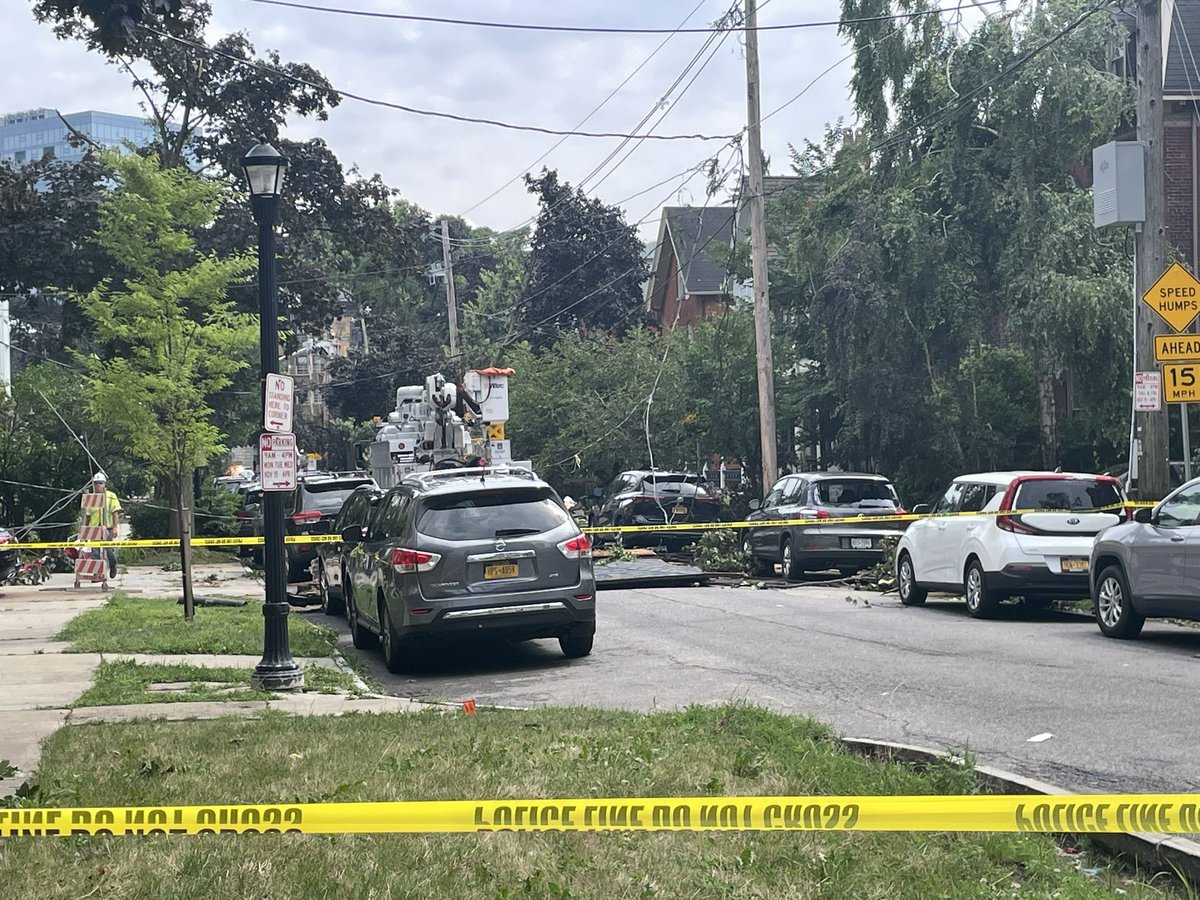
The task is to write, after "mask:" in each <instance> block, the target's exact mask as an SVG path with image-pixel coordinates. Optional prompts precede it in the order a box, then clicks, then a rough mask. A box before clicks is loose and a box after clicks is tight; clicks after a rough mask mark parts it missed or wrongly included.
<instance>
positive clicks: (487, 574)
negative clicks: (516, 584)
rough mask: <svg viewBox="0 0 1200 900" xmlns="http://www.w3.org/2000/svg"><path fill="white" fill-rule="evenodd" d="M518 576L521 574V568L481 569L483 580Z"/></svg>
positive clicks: (499, 567) (494, 567)
mask: <svg viewBox="0 0 1200 900" xmlns="http://www.w3.org/2000/svg"><path fill="white" fill-rule="evenodd" d="M519 574H521V568H520V566H516V565H512V566H484V567H483V577H484V579H485V580H486V579H492V578H516V577H517V576H518V575H519Z"/></svg>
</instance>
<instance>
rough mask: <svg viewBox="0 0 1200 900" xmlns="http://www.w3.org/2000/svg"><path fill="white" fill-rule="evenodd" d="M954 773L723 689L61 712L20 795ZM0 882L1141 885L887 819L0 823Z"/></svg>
mask: <svg viewBox="0 0 1200 900" xmlns="http://www.w3.org/2000/svg"><path fill="white" fill-rule="evenodd" d="M971 785H972V777H971V773H970V771H969V770H966V769H963V768H957V767H953V766H951V765H949V764H947V765H945V766H942V767H935V768H933V769H930V770H927V771H924V772H917V771H914V770H912V769H910V768H906V767H903V766H900V765H894V764H893V765H884V764H880V763H875V762H871V761H867V760H864V759H860V758H858V757H855V756H852V755H849V754H847V753H845V752H843V751H842V750H841V749H840V748H839V746H838V744H837V743H836V741H835V740H834V738H833V736H832V735H831V733H830V732H829V731H828V730H827V729H826V728H824V727H823V726H820V725H817V724H815V723H813V722H811V721H807V720H804V719H797V718H790V717H783V716H778V715H775V714H772V713H768V712H765V711H762V710H758V709H754V708H749V707H745V706H726V707H721V708H693V709H690V710H687V711H685V712H681V713H669V714H668V713H664V714H655V715H649V716H645V715H638V714H635V713H624V712H612V711H599V710H590V709H581V708H575V709H542V710H534V711H528V712H522V711H504V710H487V709H482V710H480V711H479V713H478V715H476V716H474V717H467V716H464V715H461V714H451V713H446V712H438V711H432V712H427V713H416V714H409V715H380V716H373V715H348V716H343V717H340V718H337V719H327V718H293V717H287V716H282V715H278V714H268V715H263V716H258V717H255V718H254V719H249V720H248V719H233V718H229V719H223V720H220V721H216V722H212V721H209V722H179V723H148V722H145V723H121V724H116V723H114V724H106V725H96V726H77V727H67V728H63V729H61V730H59V731H58V732H57V733H56V734H55V735H54V736H53V737H51V738H50V739H49V740H48V741H47V743H46V747H45V753H44V756H43V759H42V764H41V768H40V770H39V775H38V781H37V784H36V786H35V787H34V788H33V789H32V790H31V791H30V792H29V793H28V796H27V797H25V798H24V799H23V801H22V802H23V803H24V805H28V806H33V805H61V806H105V805H168V804H205V805H215V804H225V803H268V802H270V803H280V802H286V803H312V802H323V801H354V800H439V799H469V798H532V797H543V798H555V797H588V796H600V797H606V796H629V797H632V796H651V797H670V796H696V795H701V796H719V795H723V794H726V795H740V794H761V795H775V794H782V795H802V794H850V795H853V794H930V793H965V792H969V791H970V790H971ZM1087 864H1088V865H1096V864H1097V863H1096V861H1095V860H1092V861H1089V862H1088V863H1087ZM0 884H3V885H4V888H5V894H6V895H7V896H13V897H25V896H36V897H38V898H39V900H50V898H77V897H83V896H93V897H106V898H124V897H166V896H170V897H197V898H200V897H204V898H209V897H238V898H241V897H266V896H271V897H275V896H278V897H288V898H294V900H310V898H311V900H318V898H326V897H338V898H363V900H366V898H385V897H386V898H413V900H418V898H420V900H425V898H487V900H513V898H556V900H563V898H606V900H607V898H627V897H629V898H671V900H675V898H716V897H720V898H747V900H748V898H772V900H774V898H829V900H842V898H880V900H892V898H921V900H927V898H952V900H960V898H994V897H1006V898H1007V897H1029V898H1034V897H1036V898H1064V900H1074V898H1080V900H1085V898H1107V897H1116V896H1122V897H1126V898H1130V900H1139V898H1146V897H1158V896H1163V895H1162V894H1160V893H1159V892H1157V891H1156V890H1154V889H1153V888H1151V887H1148V886H1146V885H1145V884H1142V883H1137V882H1134V881H1131V880H1129V879H1128V878H1126V877H1123V876H1122V875H1121V874H1120V873H1116V872H1113V871H1111V870H1109V869H1102V870H1101V871H1100V873H1099V875H1098V876H1096V877H1088V876H1086V875H1084V874H1082V873H1080V872H1079V871H1077V870H1076V868H1075V866H1073V865H1072V861H1071V860H1069V859H1066V858H1064V857H1062V856H1061V855H1059V854H1058V852H1057V851H1056V847H1055V844H1054V843H1053V841H1052V840H1051V839H1050V838H1049V837H1046V836H1042V835H1030V834H955V833H943V834H907V833H898V832H896V833H890V832H879V833H867V832H860V833H786V834H780V833H772V834H769V833H740V834H712V833H709V834H696V833H659V834H648V833H608V834H603V833H597V834H552V833H543V834H512V833H507V834H505V833H495V834H480V835H378V836H376V835H361V836H293V837H263V836H260V837H231V836H227V835H212V836H204V837H166V836H163V837H146V838H72V839H58V838H8V839H5V840H4V841H0Z"/></svg>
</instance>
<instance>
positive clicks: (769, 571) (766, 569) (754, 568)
mask: <svg viewBox="0 0 1200 900" xmlns="http://www.w3.org/2000/svg"><path fill="white" fill-rule="evenodd" d="M742 552H743V553H745V554H746V556H747V557H749V559H750V574H751V575H753V576H754V577H756V578H770V577H771V576H772V575H774V574H775V566H774V565H773V564H772V563H769V562H767V561H766V560H762V559H759V558H758V557H757V556H755V555H754V548H753V547H752V546H751V545H750V538H746V539H745V540H744V541H742Z"/></svg>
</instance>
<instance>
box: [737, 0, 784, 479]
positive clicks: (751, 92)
mask: <svg viewBox="0 0 1200 900" xmlns="http://www.w3.org/2000/svg"><path fill="white" fill-rule="evenodd" d="M745 27H746V133H747V138H748V142H749V145H750V148H749V149H750V162H749V167H750V263H751V271H752V272H753V276H754V347H755V351H756V354H757V357H758V437H759V441H760V443H761V444H762V479H763V483H762V487H763V493H764V494H765V493H766V492H767V491H769V490H771V487H772V485H774V484H775V480H776V479H777V478H778V476H779V467H778V464H777V460H776V453H775V365H774V361H773V359H772V353H771V296H770V292H769V290H768V288H767V219H766V208H765V203H766V198H765V197H764V196H763V155H762V122H761V116H762V112H761V110H760V108H759V105H760V104H759V77H758V11H757V10H756V9H755V0H746V23H745Z"/></svg>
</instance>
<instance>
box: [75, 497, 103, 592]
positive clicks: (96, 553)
mask: <svg viewBox="0 0 1200 900" xmlns="http://www.w3.org/2000/svg"><path fill="white" fill-rule="evenodd" d="M91 496H97V497H102V496H103V495H101V494H95V495H93V494H84V495H83V499H84V500H85V501H86V500H87V498H88V497H91ZM84 508H85V509H87V508H88V507H87V506H85V507H84ZM107 539H108V529H107V528H105V527H104V526H103V525H84V526H83V527H82V528H80V529H79V540H80V541H103V540H107ZM83 578H86V579H87V580H88V581H91V582H93V583H95V582H97V581H103V582H106V583H107V581H108V558H107V556H106V554H105V553H104V550H103V549H101V548H100V547H82V548H80V550H79V556H78V558H76V560H75V586H76V587H79V582H80V580H81V579H83Z"/></svg>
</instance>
